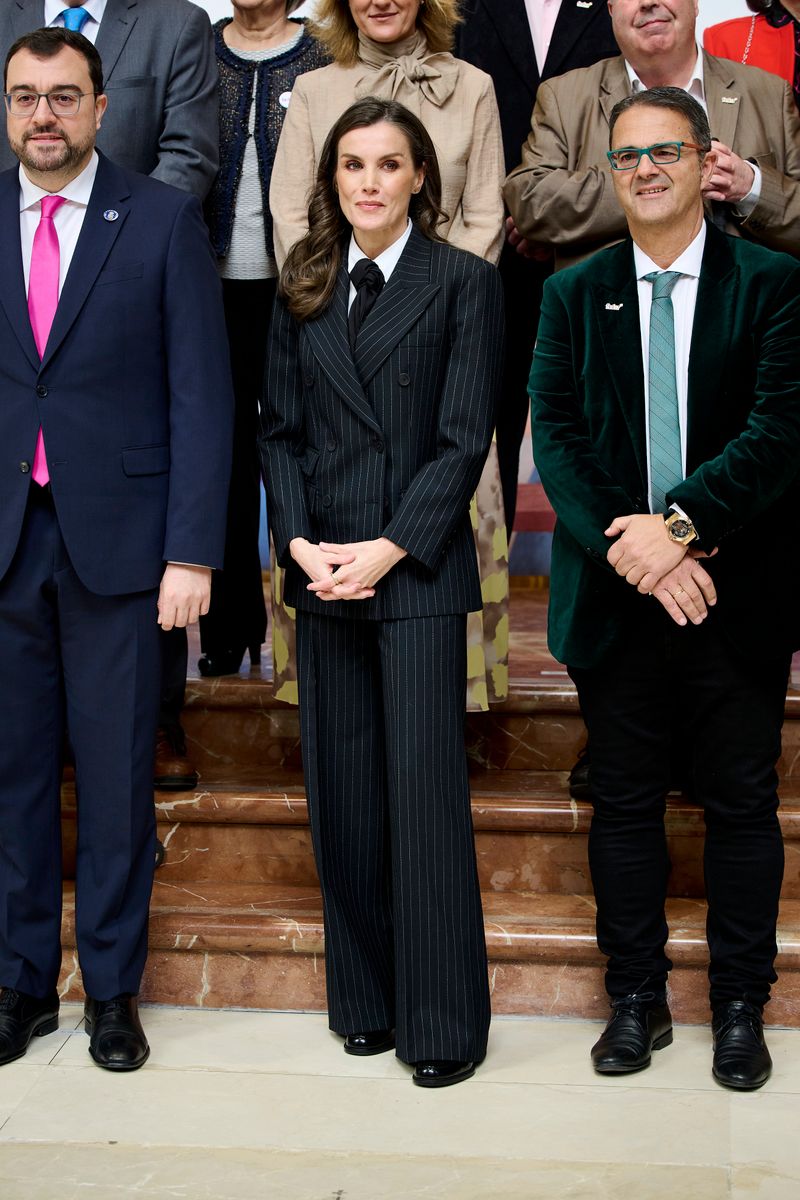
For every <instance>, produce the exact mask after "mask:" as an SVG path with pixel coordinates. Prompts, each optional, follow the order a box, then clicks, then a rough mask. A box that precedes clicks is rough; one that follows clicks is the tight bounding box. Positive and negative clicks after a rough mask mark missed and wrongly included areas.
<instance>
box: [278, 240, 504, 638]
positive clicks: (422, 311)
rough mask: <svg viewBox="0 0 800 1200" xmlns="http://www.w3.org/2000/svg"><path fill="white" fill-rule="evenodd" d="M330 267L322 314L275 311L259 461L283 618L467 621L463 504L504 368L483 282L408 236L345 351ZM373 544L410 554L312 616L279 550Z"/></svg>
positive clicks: (313, 608)
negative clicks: (352, 596) (365, 587)
mask: <svg viewBox="0 0 800 1200" xmlns="http://www.w3.org/2000/svg"><path fill="white" fill-rule="evenodd" d="M348 294H349V279H348V275H347V270H346V268H345V267H344V266H342V268H341V270H340V273H339V277H338V279H337V285H336V292H335V295H334V298H333V301H332V303H331V304H330V305H329V307H328V309H327V310H326V311H325V312H324V313H323V314H322V315H321V316H319V317H317V318H315V319H314V320H311V321H305V322H297V321H295V319H294V318H293V317H292V316H291V315H290V314H289V312H288V311H287V309H286V307H285V305H284V304H283V302H282V301H281V300H280V299H278V300H277V301H276V307H275V313H274V317H273V322H272V330H271V335H270V346H269V353H268V360H267V361H268V367H267V378H266V385H265V398H264V403H263V408H262V435H261V454H262V462H263V467H264V478H265V481H266V488H267V500H268V512H269V521H270V527H271V529H272V535H273V539H274V542H275V550H276V554H277V556H278V561H279V563H280V565H281V566H283V567H285V568H286V585H285V599H286V602H287V604H290V605H292V606H293V607H296V608H299V609H301V610H302V611H305V612H320V613H325V614H327V615H328V616H346V617H351V618H365V617H366V618H372V619H382V618H387V619H388V618H396V617H419V616H431V615H434V614H444V613H460V612H472V611H475V610H476V609H479V608H480V607H481V604H482V600H481V591H480V583H479V578H478V569H477V561H476V556H475V546H474V541H473V535H472V527H471V523H470V519H469V501H470V497H471V496H472V493H473V492H474V491H475V488H476V486H477V484H478V479H479V478H480V474H481V470H482V468H483V464H484V461H485V459H486V455H487V453H488V450H489V445H490V442H491V436H492V428H493V426H494V412H495V403H496V399H497V392H498V387H499V381H500V368H501V360H502V353H503V312H502V294H501V289H500V281H499V276H498V274H497V271H496V268H495V267H493V266H491V265H490V264H489V263H487V262H485V261H484V260H483V259H480V258H477V257H476V256H475V255H473V254H469V253H468V252H467V251H465V250H458V249H456V248H455V247H454V246H450V245H447V244H445V243H443V242H432V241H429V240H428V239H427V238H425V237H424V236H423V235H422V234H420V233H419V232H418V231H417V230H416V229H414V230H413V231H412V233H411V237H410V238H409V240H408V242H407V243H406V247H405V249H404V251H403V253H402V255H401V257H400V260H399V262H398V264H397V266H396V267H395V269H394V271H393V272H392V275H391V277H390V278H389V280H388V282H387V284H386V286H385V287H384V289H383V291H382V292H381V294H380V296H379V298H378V300H377V302H376V304H375V306H374V307H373V309H372V310H371V312H370V313H369V315H368V316H367V318H366V320H365V322H364V324H363V325H362V327H361V332H360V335H359V340H358V346H357V347H356V352H355V356H353V355H351V352H350V347H349V345H348V339H347V300H348ZM380 536H385V537H387V538H390V539H391V541H393V542H395V543H396V544H397V545H399V546H402V547H403V549H404V550H406V551H407V552H408V557H407V558H404V559H403V560H402V561H401V562H400V563H398V565H397V566H395V567H394V568H393V569H392V570H391V571H390V572H389V574H388V575H386V576H385V577H384V578H383V579H382V580H381V581H380V583H379V584H378V585H377V588H376V594H375V596H374V597H373V598H372V599H370V600H365V601H349V602H348V601H324V600H319V599H317V597H316V596H314V595H313V594H312V593H310V592H308V591H307V590H306V584H307V583H308V579H307V578H306V576H305V574H304V573H303V572H302V571H301V570H300V568H299V567H298V566H297V564H296V563H295V562H294V560H293V559H292V558H291V555H290V553H289V543H290V541H291V540H292V538H295V537H305V538H307V539H308V540H309V541H311V542H319V541H330V542H353V541H364V540H367V539H372V538H377V537H380Z"/></svg>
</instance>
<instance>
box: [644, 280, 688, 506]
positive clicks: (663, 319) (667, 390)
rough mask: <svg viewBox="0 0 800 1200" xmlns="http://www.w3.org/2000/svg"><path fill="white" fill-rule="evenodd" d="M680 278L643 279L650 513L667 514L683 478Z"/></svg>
mask: <svg viewBox="0 0 800 1200" xmlns="http://www.w3.org/2000/svg"><path fill="white" fill-rule="evenodd" d="M680 277H681V274H680V271H653V272H651V274H650V275H645V277H644V278H645V279H646V280H647V282H648V283H652V285H653V300H652V303H651V305H650V361H649V369H648V380H649V406H648V407H649V411H648V417H649V428H650V510H651V512H666V510H667V509H668V507H669V505H668V504H667V499H666V497H667V493H668V492H670V491H671V490H672V488H674V487H675V485H676V484H677V483H680V481H681V480H682V479H683V461H682V458H681V426H680V420H679V417H678V385H677V380H676V377H675V315H674V312H673V309H672V289H673V288H674V287H675V284H676V283H677V282H678V280H679V279H680Z"/></svg>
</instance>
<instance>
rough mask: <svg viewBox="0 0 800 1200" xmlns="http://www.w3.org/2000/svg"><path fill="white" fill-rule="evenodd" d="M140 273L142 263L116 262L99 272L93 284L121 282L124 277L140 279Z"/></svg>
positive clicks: (142, 270)
mask: <svg viewBox="0 0 800 1200" xmlns="http://www.w3.org/2000/svg"><path fill="white" fill-rule="evenodd" d="M142 275H144V263H140V262H128V263H117V264H116V265H115V266H113V267H106V269H105V270H104V271H101V272H100V274H99V275H98V276H97V280H96V285H95V286H99V285H100V284H103V283H121V282H122V281H123V280H124V279H141V277H142Z"/></svg>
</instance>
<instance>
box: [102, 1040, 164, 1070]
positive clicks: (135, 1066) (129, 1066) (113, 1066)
mask: <svg viewBox="0 0 800 1200" xmlns="http://www.w3.org/2000/svg"><path fill="white" fill-rule="evenodd" d="M89 1057H90V1058H91V1060H92V1062H93V1063H95V1064H96V1065H97V1066H98V1067H102V1068H103V1070H104V1071H117V1072H123V1071H138V1070H139V1068H140V1067H143V1066H144V1064H145V1063H146V1062H147V1060H148V1058H149V1057H150V1047H149V1046H148V1047H147V1053H146V1054H144V1055H143V1057H142V1058H140V1059H138V1060H137V1062H134V1063H115V1062H103V1060H102V1058H98V1057H97V1055H96V1054H95V1053H94V1051H93V1050H92V1047H91V1046H90V1047H89Z"/></svg>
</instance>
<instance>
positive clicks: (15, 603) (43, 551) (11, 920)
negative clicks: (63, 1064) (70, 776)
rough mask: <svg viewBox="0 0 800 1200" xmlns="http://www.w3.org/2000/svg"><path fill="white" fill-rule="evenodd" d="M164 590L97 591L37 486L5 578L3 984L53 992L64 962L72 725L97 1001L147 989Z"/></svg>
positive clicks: (91, 989)
mask: <svg viewBox="0 0 800 1200" xmlns="http://www.w3.org/2000/svg"><path fill="white" fill-rule="evenodd" d="M158 638H159V626H158V624H157V623H156V593H155V592H153V591H147V592H141V593H137V594H135V595H127V596H97V595H94V594H93V593H91V592H88V591H87V590H86V588H84V586H83V585H82V583H81V582H80V580H79V579H78V577H77V575H76V574H75V571H74V570H73V567H72V564H71V563H70V561H69V557H68V555H67V552H66V549H65V546H64V543H63V540H62V538H61V533H60V530H59V526H58V520H57V517H56V514H55V509H54V507H53V503H52V499H51V497H50V494H49V489H45V490H43V489H41V488H39V487H37V486H36V485H35V484H32V485H31V491H30V499H29V502H28V508H27V512H26V515H25V521H24V525H23V528H22V533H21V537H20V543H19V546H18V548H17V553H16V556H15V558H14V560H13V562H12V565H11V567H10V569H9V571H8V572H7V574H6V575H5V577H4V578H3V579H2V580H0V730H2V740H1V741H0V985H2V986H4V987H13V988H16V989H18V990H19V991H23V992H27V993H29V994H30V995H33V996H40V997H44V996H46V995H47V994H48V993H49V992H51V991H52V990H53V989H54V987H55V986H56V982H57V979H58V974H59V969H60V965H61V936H60V935H61V891H62V880H61V824H60V781H61V760H62V746H63V739H64V729H65V724H66V723H67V722H68V724H69V732H70V739H71V742H72V746H73V750H74V754H75V780H76V790H77V800H78V852H77V874H76V926H77V945H78V956H79V960H80V966H81V971H82V974H83V983H84V988H85V990H86V992H87V994H89V995H91V996H93V997H94V998H95V999H98V1000H104V999H110V998H111V997H113V996H116V995H119V994H120V993H124V992H130V993H134V994H135V993H136V992H138V990H139V983H140V980H141V976H142V971H143V969H144V963H145V959H146V956H147V916H148V908H149V902H150V892H151V890H152V881H153V863H154V854H155V815H154V808H153V746H154V739H155V730H156V719H157V714H158V701H159V680H160V670H161V668H160V647H159V640H158Z"/></svg>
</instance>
